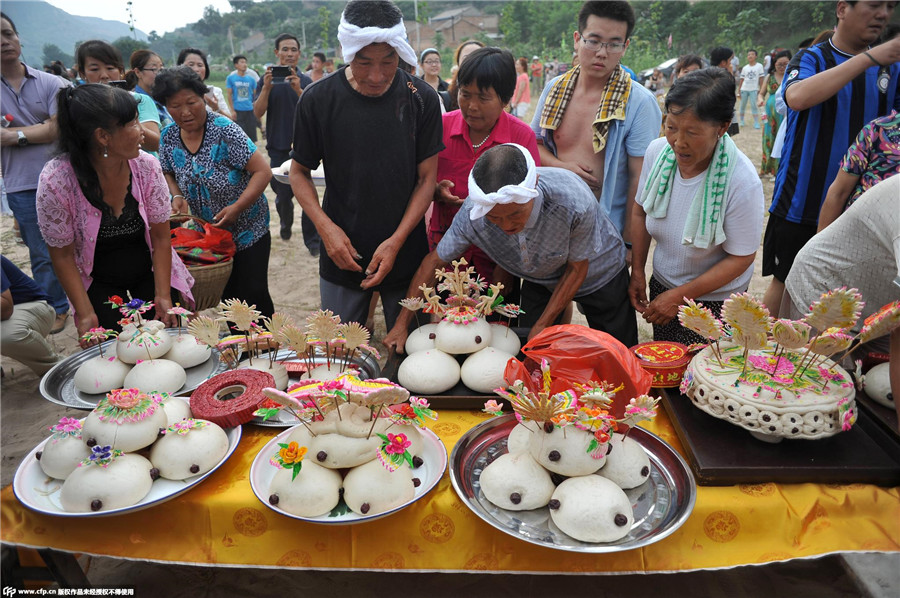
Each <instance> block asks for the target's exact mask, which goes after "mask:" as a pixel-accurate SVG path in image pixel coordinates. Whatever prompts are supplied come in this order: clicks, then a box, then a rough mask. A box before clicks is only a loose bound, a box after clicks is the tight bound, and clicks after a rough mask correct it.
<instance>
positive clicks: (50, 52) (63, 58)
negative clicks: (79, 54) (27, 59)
mask: <svg viewBox="0 0 900 598" xmlns="http://www.w3.org/2000/svg"><path fill="white" fill-rule="evenodd" d="M43 49H44V56H43V61H44V64H50V63H51V62H53V61H54V60H58V61H60V62H61V63H63V65H65V66H66V68H68V67H70V66H72V65H73V64H75V57H74V56H72V55H71V54H66V53H65V52H63V51H62V49H61V48H60V47H59V46H57V45H56V44H44V48H43Z"/></svg>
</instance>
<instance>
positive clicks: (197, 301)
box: [169, 214, 234, 312]
mask: <svg viewBox="0 0 900 598" xmlns="http://www.w3.org/2000/svg"><path fill="white" fill-rule="evenodd" d="M169 220H170V221H171V222H175V223H181V222H184V221H185V220H196V221H197V222H199V223H200V224H206V221H205V220H203V219H202V218H198V217H197V216H191V215H188V214H173V215H172V216H171V217H170V218H169ZM233 265H234V261H233V260H232V259H231V258H229V259H227V260H224V261H221V262H218V263H215V264H207V265H203V266H187V269H188V272H190V273H191V276H193V277H194V286H193V287H191V293H192V294H193V295H194V311H195V312H199V311H201V310H204V309H209V308H210V307H215V306H217V305H218V304H219V302H220V301H221V300H222V291H224V290H225V285H226V284H227V283H228V278H229V277H230V276H231V268H232V266H233ZM179 294H181V293H180V292H179ZM181 300H182V301H184V302H185V303H187V301H186V299H185V297H184V295H183V294H181Z"/></svg>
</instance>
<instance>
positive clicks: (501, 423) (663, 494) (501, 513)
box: [450, 414, 697, 553]
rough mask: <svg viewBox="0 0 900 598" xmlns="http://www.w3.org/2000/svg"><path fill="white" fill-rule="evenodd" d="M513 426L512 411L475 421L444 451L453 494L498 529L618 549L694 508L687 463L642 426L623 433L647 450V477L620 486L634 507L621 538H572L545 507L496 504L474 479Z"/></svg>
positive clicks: (572, 545) (678, 521)
mask: <svg viewBox="0 0 900 598" xmlns="http://www.w3.org/2000/svg"><path fill="white" fill-rule="evenodd" d="M515 425H516V419H515V416H514V415H513V414H508V415H504V416H501V417H497V418H493V419H490V420H488V421H486V422H484V423H482V424H479V425H478V426H476V427H474V428H472V429H471V430H469V431H468V432H467V433H466V434H465V435H464V436H463V437H462V438H460V440H459V442H457V443H456V446H455V447H454V448H453V453H452V454H451V455H450V481H451V483H452V484H453V489H454V490H456V494H457V495H459V497H460V499H462V501H463V502H464V503H465V504H466V506H467V507H469V509H471V510H472V512H473V513H475V514H476V515H477V516H478V517H480V518H481V519H483V520H484V521H486V522H487V523H489V524H490V525H492V526H493V527H495V528H497V529H498V530H500V531H502V532H505V533H507V534H509V535H511V536H513V537H515V538H518V539H520V540H523V541H525V542H530V543H531V544H537V545H539V546H545V547H547V548H555V549H557V550H568V551H571V552H585V553H607V552H620V551H624V550H631V549H634V548H639V547H641V546H646V545H648V544H653V543H654V542H658V541H659V540H662V539H663V538H665V537H666V536H668V535H669V534H671V533H672V532H674V531H675V530H676V529H678V528H679V527H681V525H682V524H683V523H684V522H685V521H687V518H688V517H689V516H690V514H691V511H693V509H694V502H695V501H696V498H697V485H696V483H695V481H694V476H693V474H692V473H691V471H690V469H689V468H688V466H687V463H685V461H684V459H682V458H681V455H679V454H678V453H676V452H675V451H674V450H673V449H672V447H670V446H669V445H668V444H666V443H665V442H663V441H662V440H661V439H660V438H659V437H658V436H656V435H654V434H652V433H650V432H648V431H646V430H644V429H642V428H633V429H632V430H631V432H630V433H629V438H632V439H634V440H636V441H637V442H638V443H639V444H640V445H641V446H642V447H643V448H644V450H645V451H646V452H647V455H648V456H649V458H650V477H649V479H648V480H647V481H646V482H644V483H643V484H642V485H640V486H638V487H637V488H633V489H631V490H625V494H626V495H627V496H628V498H629V500H630V501H631V504H632V508H633V509H634V524H633V525H632V528H631V531H630V532H629V533H628V535H626V536H625V537H624V538H622V539H621V540H618V541H616V542H609V543H588V542H581V541H579V540H576V539H574V538H572V537H571V536H568V535H566V534H565V533H563V532H562V531H560V530H559V528H557V527H556V525H555V524H554V523H553V520H552V519H551V518H550V511H549V509H548V508H547V507H544V508H542V509H533V510H530V511H507V510H506V509H501V508H500V507H498V506H496V505H494V504H492V503H491V502H490V501H488V500H487V498H485V496H484V493H483V492H482V491H481V485H480V481H479V479H480V477H481V472H482V471H483V470H484V468H485V467H487V465H488V463H490V462H491V461H493V460H494V459H496V458H497V457H499V456H500V455H503V454H504V453H506V452H508V451H507V448H506V439H507V436H509V433H510V431H511V430H512V429H513V427H514V426H515Z"/></svg>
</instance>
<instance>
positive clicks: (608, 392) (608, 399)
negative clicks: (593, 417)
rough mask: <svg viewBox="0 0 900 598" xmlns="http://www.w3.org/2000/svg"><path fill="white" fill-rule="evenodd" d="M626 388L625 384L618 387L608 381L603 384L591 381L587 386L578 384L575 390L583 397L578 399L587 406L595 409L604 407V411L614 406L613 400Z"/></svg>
mask: <svg viewBox="0 0 900 598" xmlns="http://www.w3.org/2000/svg"><path fill="white" fill-rule="evenodd" d="M623 388H625V385H624V384H619V385H618V386H613V385H612V384H610V383H609V382H607V381H606V380H604V381H602V382H594V381H593V380H591V381H589V382H588V383H587V384H576V385H575V389H576V390H577V391H578V392H580V393H581V396H580V397H578V400H580V401H581V402H582V403H584V404H585V405H589V406H594V407H597V406H599V407H602V408H604V409H607V408H609V406H610V405H612V402H613V398H614V397H615V396H616V393H617V392H619V391H621V390H622V389H623Z"/></svg>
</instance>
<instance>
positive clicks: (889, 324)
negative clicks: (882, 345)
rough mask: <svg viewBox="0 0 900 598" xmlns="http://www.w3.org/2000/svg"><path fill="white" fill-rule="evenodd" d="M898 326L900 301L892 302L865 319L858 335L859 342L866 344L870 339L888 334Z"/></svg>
mask: <svg viewBox="0 0 900 598" xmlns="http://www.w3.org/2000/svg"><path fill="white" fill-rule="evenodd" d="M898 326H900V301H894V302H893V303H888V304H887V305H885V306H884V307H882V308H881V309H879V310H878V311H876V312H875V313H874V314H872V315H871V316H869V317H868V318H866V319H865V321H864V322H863V327H862V330H861V331H860V333H859V340H860V342H863V343H867V342H869V341H870V340H872V339H876V338H879V337H882V336H884V335H886V334H890V333H891V331H893V330H894V329H895V328H897V327H898Z"/></svg>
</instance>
